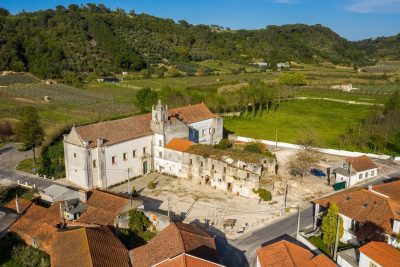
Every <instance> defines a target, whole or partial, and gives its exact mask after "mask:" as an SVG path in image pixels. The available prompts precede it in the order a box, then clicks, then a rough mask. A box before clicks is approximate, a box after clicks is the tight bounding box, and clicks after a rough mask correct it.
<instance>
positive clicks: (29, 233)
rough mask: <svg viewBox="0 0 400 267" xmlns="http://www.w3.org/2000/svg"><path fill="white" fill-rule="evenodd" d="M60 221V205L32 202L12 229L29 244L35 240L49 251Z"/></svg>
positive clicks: (39, 245)
mask: <svg viewBox="0 0 400 267" xmlns="http://www.w3.org/2000/svg"><path fill="white" fill-rule="evenodd" d="M59 223H60V208H59V206H58V205H53V206H51V207H50V208H45V207H42V206H39V205H35V204H32V205H30V206H29V208H28V209H27V210H26V211H25V213H24V214H23V215H22V216H21V218H20V219H19V220H18V221H16V222H15V223H14V224H13V225H12V226H11V228H10V230H11V231H12V232H15V233H17V234H19V235H20V236H21V237H22V239H23V240H24V241H25V242H26V243H27V244H32V242H33V241H35V243H36V244H37V245H38V247H39V248H41V249H43V250H45V251H47V252H49V251H50V249H51V244H52V242H53V239H54V236H55V233H56V232H57V224H59Z"/></svg>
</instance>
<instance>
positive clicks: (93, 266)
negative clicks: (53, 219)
mask: <svg viewBox="0 0 400 267" xmlns="http://www.w3.org/2000/svg"><path fill="white" fill-rule="evenodd" d="M50 258H51V266H53V267H69V266H80V267H86V266H87V267H102V266H108V267H114V266H115V267H129V266H130V260H129V256H128V250H127V249H126V247H125V246H124V244H122V243H121V241H120V240H119V239H118V238H117V237H116V236H115V235H114V233H113V232H112V231H111V230H110V229H108V228H106V227H81V228H75V229H63V230H60V231H59V232H57V233H56V235H55V237H54V241H53V245H52V250H51V251H50Z"/></svg>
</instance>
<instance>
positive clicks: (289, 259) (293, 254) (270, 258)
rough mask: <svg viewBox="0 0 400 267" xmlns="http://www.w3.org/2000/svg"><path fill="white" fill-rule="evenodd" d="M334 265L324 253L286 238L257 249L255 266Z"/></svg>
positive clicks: (309, 266) (326, 266) (330, 266)
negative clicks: (315, 251)
mask: <svg viewBox="0 0 400 267" xmlns="http://www.w3.org/2000/svg"><path fill="white" fill-rule="evenodd" d="M296 266H304V267H318V266H325V267H334V266H336V264H335V263H334V262H333V261H331V260H330V259H329V258H328V257H327V256H325V255H324V254H314V253H312V252H311V251H310V250H309V249H307V248H305V247H303V246H300V245H299V244H295V243H293V242H290V241H287V240H280V241H277V242H274V243H272V244H269V245H266V246H264V247H261V248H259V249H257V267H296Z"/></svg>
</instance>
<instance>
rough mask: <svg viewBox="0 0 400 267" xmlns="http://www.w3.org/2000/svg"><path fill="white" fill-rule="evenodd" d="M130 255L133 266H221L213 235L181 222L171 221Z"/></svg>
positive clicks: (130, 252)
mask: <svg viewBox="0 0 400 267" xmlns="http://www.w3.org/2000/svg"><path fill="white" fill-rule="evenodd" d="M129 256H130V259H131V263H132V266H133V267H136V266H140V267H150V266H174V267H175V266H176V267H178V266H187V267H190V266H199V267H200V266H204V267H217V266H221V265H219V264H218V262H219V257H218V253H217V249H216V245H215V241H214V238H213V237H211V236H210V235H209V234H207V233H206V232H204V231H203V230H201V229H200V228H198V227H196V226H193V225H190V224H184V223H180V222H173V223H171V224H170V225H168V226H167V227H166V228H165V229H163V230H162V231H161V232H159V233H158V234H157V235H156V236H155V237H154V238H153V239H151V240H150V241H149V242H148V243H147V244H146V245H143V246H141V247H138V248H135V249H132V250H130V251H129Z"/></svg>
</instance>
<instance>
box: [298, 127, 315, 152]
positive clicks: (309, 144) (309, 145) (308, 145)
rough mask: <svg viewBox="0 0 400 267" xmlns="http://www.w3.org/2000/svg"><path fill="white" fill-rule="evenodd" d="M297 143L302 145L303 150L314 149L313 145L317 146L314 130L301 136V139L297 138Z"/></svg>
mask: <svg viewBox="0 0 400 267" xmlns="http://www.w3.org/2000/svg"><path fill="white" fill-rule="evenodd" d="M297 143H298V144H299V145H300V146H301V147H302V149H303V150H307V151H310V150H312V149H313V147H315V146H316V141H315V137H314V132H313V131H308V132H307V133H306V134H305V135H304V136H302V137H300V139H299V140H297Z"/></svg>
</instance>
